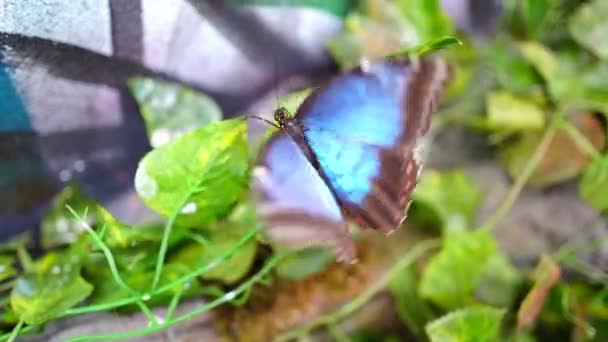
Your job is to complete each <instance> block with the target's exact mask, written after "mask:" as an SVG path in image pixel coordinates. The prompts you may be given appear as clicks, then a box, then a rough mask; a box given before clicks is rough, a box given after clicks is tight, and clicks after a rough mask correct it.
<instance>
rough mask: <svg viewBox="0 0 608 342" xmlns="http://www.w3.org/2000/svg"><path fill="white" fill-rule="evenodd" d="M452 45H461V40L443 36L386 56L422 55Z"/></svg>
mask: <svg viewBox="0 0 608 342" xmlns="http://www.w3.org/2000/svg"><path fill="white" fill-rule="evenodd" d="M452 45H462V42H461V41H460V40H458V39H456V38H454V37H450V36H445V37H443V38H439V39H436V40H433V41H430V42H428V43H424V44H421V45H418V46H414V47H412V48H409V49H405V50H404V51H400V52H397V53H394V54H391V55H389V56H387V58H400V57H409V56H410V55H417V56H422V55H425V54H428V53H431V52H435V51H438V50H442V49H445V48H448V47H450V46H452Z"/></svg>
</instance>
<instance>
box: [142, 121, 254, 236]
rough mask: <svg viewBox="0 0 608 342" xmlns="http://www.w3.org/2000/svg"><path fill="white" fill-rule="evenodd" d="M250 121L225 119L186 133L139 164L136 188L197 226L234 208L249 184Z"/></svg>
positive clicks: (169, 212)
mask: <svg viewBox="0 0 608 342" xmlns="http://www.w3.org/2000/svg"><path fill="white" fill-rule="evenodd" d="M247 152H248V151H247V140H246V123H245V121H244V120H241V119H232V120H224V121H220V122H216V123H212V124H209V125H207V126H205V127H203V128H200V129H197V130H195V131H193V132H190V133H187V134H184V135H182V136H180V137H178V138H176V139H175V140H173V141H172V142H170V143H169V144H167V145H163V146H161V147H159V148H157V149H155V150H153V151H151V152H149V153H148V154H147V155H146V156H145V157H144V158H143V159H142V160H141V162H140V163H139V167H138V168H137V172H136V174H135V189H136V190H137V193H138V195H139V196H140V197H141V198H142V199H143V201H144V202H145V203H146V204H147V205H148V206H149V207H150V208H152V209H154V210H155V211H157V212H158V213H160V214H162V215H165V216H169V217H170V216H172V215H174V214H176V213H179V214H180V215H179V216H178V217H177V221H178V222H179V223H181V224H186V225H191V226H196V225H204V224H208V223H210V222H213V221H215V220H216V219H218V218H219V217H221V216H222V215H225V214H227V213H228V211H229V210H230V208H231V207H232V206H233V205H234V203H235V202H236V201H237V200H238V199H239V197H240V196H241V194H242V192H243V190H245V189H246V186H247V183H248V170H249V165H248V156H247V154H248V153H247Z"/></svg>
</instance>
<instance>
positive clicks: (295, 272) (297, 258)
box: [276, 247, 334, 280]
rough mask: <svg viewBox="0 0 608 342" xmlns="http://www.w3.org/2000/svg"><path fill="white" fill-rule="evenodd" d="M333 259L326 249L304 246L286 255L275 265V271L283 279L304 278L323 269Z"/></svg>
mask: <svg viewBox="0 0 608 342" xmlns="http://www.w3.org/2000/svg"><path fill="white" fill-rule="evenodd" d="M333 260H334V256H333V254H332V253H331V252H330V251H328V250H327V249H324V248H321V247H313V248H306V249H303V250H300V251H297V252H294V253H292V254H290V255H288V256H287V257H286V258H285V259H283V260H282V261H281V262H280V263H279V264H278V265H277V268H276V272H277V274H278V275H279V276H280V277H282V278H285V279H291V280H299V279H304V278H306V277H308V276H310V275H313V274H317V273H319V272H321V271H323V270H325V269H326V268H327V266H328V265H329V264H330V263H331V262H332V261H333Z"/></svg>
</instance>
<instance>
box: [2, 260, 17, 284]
mask: <svg viewBox="0 0 608 342" xmlns="http://www.w3.org/2000/svg"><path fill="white" fill-rule="evenodd" d="M14 262H15V258H14V257H12V256H9V255H0V281H3V280H5V279H7V278H10V277H13V276H15V275H16V274H17V270H15V267H14V266H13V264H14Z"/></svg>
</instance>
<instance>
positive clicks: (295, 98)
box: [279, 88, 314, 115]
mask: <svg viewBox="0 0 608 342" xmlns="http://www.w3.org/2000/svg"><path fill="white" fill-rule="evenodd" d="M313 90H314V89H313V88H306V89H303V90H300V91H296V92H293V93H290V94H288V95H287V96H285V97H283V98H281V99H280V100H279V103H280V104H281V106H282V107H284V108H285V109H287V111H288V112H289V113H291V115H295V114H296V112H297V111H298V108H300V105H301V104H302V102H304V100H306V98H307V97H308V96H309V95H310V93H312V91H313Z"/></svg>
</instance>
